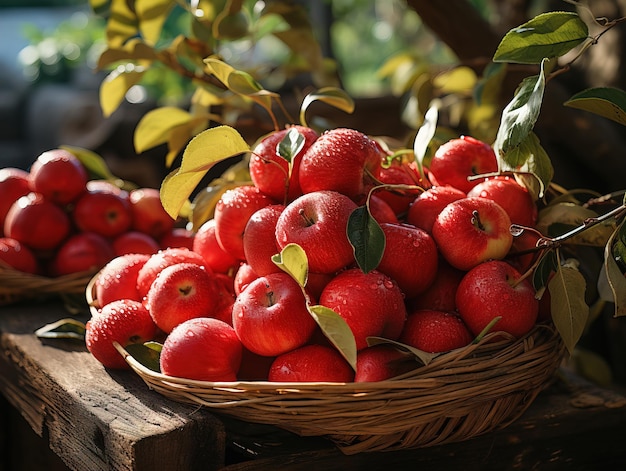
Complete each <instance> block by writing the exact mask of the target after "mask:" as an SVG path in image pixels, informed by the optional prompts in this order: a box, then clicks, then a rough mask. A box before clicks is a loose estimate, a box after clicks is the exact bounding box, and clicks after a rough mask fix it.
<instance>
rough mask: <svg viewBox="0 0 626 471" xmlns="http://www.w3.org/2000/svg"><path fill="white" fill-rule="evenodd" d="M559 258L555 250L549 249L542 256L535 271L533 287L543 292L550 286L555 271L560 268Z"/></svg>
mask: <svg viewBox="0 0 626 471" xmlns="http://www.w3.org/2000/svg"><path fill="white" fill-rule="evenodd" d="M558 263H559V261H558V259H557V256H556V253H555V252H554V250H548V251H547V252H546V253H544V254H543V255H542V256H541V260H540V261H539V264H538V265H537V268H536V269H535V271H534V272H533V278H532V282H533V287H534V288H535V291H536V292H538V293H542V292H543V290H544V289H545V288H546V287H547V286H548V282H549V281H550V279H551V277H552V275H553V273H554V272H555V271H556V270H557V268H558Z"/></svg>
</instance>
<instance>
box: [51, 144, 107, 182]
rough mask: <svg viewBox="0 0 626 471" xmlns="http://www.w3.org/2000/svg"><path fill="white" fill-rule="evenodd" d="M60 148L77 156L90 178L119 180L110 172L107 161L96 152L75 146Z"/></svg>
mask: <svg viewBox="0 0 626 471" xmlns="http://www.w3.org/2000/svg"><path fill="white" fill-rule="evenodd" d="M59 147H60V148H61V149H65V150H66V151H68V152H71V153H72V154H73V155H75V156H76V158H78V160H80V161H81V163H82V164H83V166H84V167H85V168H86V169H87V172H88V173H89V175H90V178H93V179H103V180H109V181H113V180H117V177H116V176H115V175H113V174H112V173H111V170H109V167H108V165H107V164H106V161H105V160H104V159H103V158H102V157H101V156H100V155H98V154H96V153H95V152H93V151H90V150H88V149H83V148H80V147H74V146H59Z"/></svg>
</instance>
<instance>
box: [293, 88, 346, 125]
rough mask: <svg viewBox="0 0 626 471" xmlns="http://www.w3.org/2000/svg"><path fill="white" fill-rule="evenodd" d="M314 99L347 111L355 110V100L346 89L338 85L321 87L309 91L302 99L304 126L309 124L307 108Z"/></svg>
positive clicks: (302, 120) (301, 108)
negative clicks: (311, 91) (306, 115)
mask: <svg viewBox="0 0 626 471" xmlns="http://www.w3.org/2000/svg"><path fill="white" fill-rule="evenodd" d="M314 101H321V102H323V103H326V104H327V105H331V106H334V107H335V108H338V109H340V110H341V111H345V112H346V113H352V112H353V111H354V100H353V99H352V97H350V95H348V94H347V93H346V92H345V91H344V90H342V89H340V88H336V87H324V88H320V89H319V90H317V91H316V92H313V93H309V94H308V95H307V96H305V97H304V100H302V105H301V106H300V124H302V126H307V124H306V119H305V114H306V110H307V108H308V107H309V106H310V105H311V103H313V102H314Z"/></svg>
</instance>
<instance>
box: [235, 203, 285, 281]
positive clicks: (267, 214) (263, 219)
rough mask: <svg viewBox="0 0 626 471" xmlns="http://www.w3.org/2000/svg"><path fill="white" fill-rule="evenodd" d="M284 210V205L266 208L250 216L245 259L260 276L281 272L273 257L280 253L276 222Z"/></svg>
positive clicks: (246, 229)
mask: <svg viewBox="0 0 626 471" xmlns="http://www.w3.org/2000/svg"><path fill="white" fill-rule="evenodd" d="M284 209H285V206H284V205H282V204H271V205H269V206H265V207H263V208H261V209H259V210H257V211H256V212H255V213H254V214H252V216H250V219H249V220H248V223H247V224H246V227H245V229H244V232H243V251H244V254H245V259H246V262H247V263H248V264H249V265H250V268H252V270H253V271H254V272H255V273H256V274H257V275H259V276H264V275H268V274H270V273H277V272H280V271H281V269H280V268H278V266H277V265H276V264H275V263H274V262H273V261H272V257H273V256H274V255H276V254H277V253H279V252H280V249H279V248H278V244H277V242H276V222H277V221H278V218H279V216H280V215H281V213H282V212H283V210H284Z"/></svg>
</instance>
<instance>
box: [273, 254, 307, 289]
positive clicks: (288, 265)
mask: <svg viewBox="0 0 626 471" xmlns="http://www.w3.org/2000/svg"><path fill="white" fill-rule="evenodd" d="M272 261H273V262H274V264H276V266H277V267H278V268H280V269H281V270H282V271H284V272H285V273H287V274H288V275H289V276H291V277H292V278H293V279H294V280H296V281H297V282H298V284H299V285H300V286H301V287H302V288H304V287H305V286H306V282H307V279H308V277H309V260H308V258H307V256H306V252H305V251H304V250H303V249H302V247H300V246H299V245H298V244H287V245H286V246H285V247H284V248H283V249H282V250H281V251H280V253H278V254H276V255H274V256H273V257H272Z"/></svg>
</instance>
